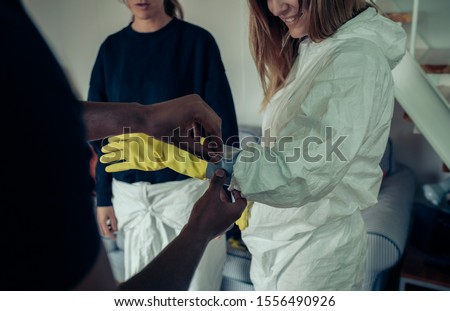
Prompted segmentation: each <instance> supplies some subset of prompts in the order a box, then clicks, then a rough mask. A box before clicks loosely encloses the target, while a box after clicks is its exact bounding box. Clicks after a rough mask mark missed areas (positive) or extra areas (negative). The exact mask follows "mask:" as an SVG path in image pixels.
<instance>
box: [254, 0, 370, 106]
mask: <svg viewBox="0 0 450 311" xmlns="http://www.w3.org/2000/svg"><path fill="white" fill-rule="evenodd" d="M303 1H306V4H307V6H308V11H309V14H310V21H309V33H308V37H309V38H310V39H311V40H312V41H314V42H320V41H322V40H324V39H326V38H328V37H330V36H331V35H333V34H334V33H335V32H336V31H337V30H338V29H339V27H341V26H342V25H343V24H344V23H345V22H347V21H348V20H350V19H351V18H353V17H354V16H356V15H357V14H359V13H360V12H362V11H363V10H365V9H366V8H367V7H369V6H373V7H375V5H374V4H373V3H368V2H366V1H365V0H298V3H299V8H301V7H302V5H303ZM370 2H372V1H370ZM248 4H249V9H250V22H249V27H250V33H249V41H250V50H251V53H252V56H253V60H254V61H255V65H256V69H257V71H258V74H259V78H260V81H261V85H262V87H263V91H264V99H263V101H262V103H261V109H262V110H263V109H265V107H266V106H267V104H268V103H269V101H270V99H271V98H272V96H273V95H274V94H275V93H276V92H277V91H278V90H280V89H281V88H283V86H284V83H285V81H286V78H287V76H288V74H289V71H290V70H291V68H292V66H293V64H294V62H295V59H296V58H297V56H298V47H299V44H300V40H301V39H296V38H292V37H291V36H290V35H289V31H288V29H287V27H286V25H285V24H284V23H283V21H282V20H281V19H280V18H278V17H276V16H274V15H273V14H272V13H271V12H270V11H269V8H268V6H267V0H248Z"/></svg>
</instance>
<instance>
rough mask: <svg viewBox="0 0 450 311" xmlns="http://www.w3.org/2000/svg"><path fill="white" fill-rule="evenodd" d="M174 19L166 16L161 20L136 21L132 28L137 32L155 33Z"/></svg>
mask: <svg viewBox="0 0 450 311" xmlns="http://www.w3.org/2000/svg"><path fill="white" fill-rule="evenodd" d="M172 19H173V18H172V17H170V16H168V15H164V16H162V17H160V18H150V19H136V18H135V19H134V21H133V23H132V24H131V27H132V28H133V30H134V31H137V32H155V31H158V30H160V29H161V28H163V27H164V26H166V25H167V24H168V23H169V22H170V21H171V20H172Z"/></svg>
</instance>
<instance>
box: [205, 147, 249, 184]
mask: <svg viewBox="0 0 450 311" xmlns="http://www.w3.org/2000/svg"><path fill="white" fill-rule="evenodd" d="M241 151H242V150H241V149H238V148H235V147H231V146H227V145H224V157H223V158H222V160H221V161H220V162H217V163H210V162H208V165H207V166H206V178H208V179H211V178H212V177H213V176H214V173H215V171H216V170H218V169H223V170H224V171H225V172H227V177H226V179H225V183H224V184H225V185H226V186H229V185H230V183H231V177H232V176H233V166H234V164H235V163H236V159H237V157H238V155H239V153H240V152H241Z"/></svg>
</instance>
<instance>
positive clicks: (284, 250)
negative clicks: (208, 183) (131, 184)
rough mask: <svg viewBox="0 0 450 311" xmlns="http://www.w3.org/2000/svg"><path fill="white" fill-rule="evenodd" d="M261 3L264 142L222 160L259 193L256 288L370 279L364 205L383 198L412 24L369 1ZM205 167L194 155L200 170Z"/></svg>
mask: <svg viewBox="0 0 450 311" xmlns="http://www.w3.org/2000/svg"><path fill="white" fill-rule="evenodd" d="M249 7H250V38H251V50H252V52H253V57H254V60H255V63H256V67H257V69H258V72H259V76H260V79H261V82H262V86H263V89H264V95H265V97H264V101H263V103H262V108H263V112H264V115H263V124H262V130H263V138H262V144H261V145H259V144H255V143H253V144H247V145H246V147H245V148H244V149H243V150H239V151H238V152H236V153H235V154H234V155H233V157H232V158H233V161H232V163H224V162H230V161H222V162H223V163H220V165H218V166H221V165H222V164H223V165H222V166H223V167H224V168H225V169H226V170H228V172H229V173H231V176H232V178H231V182H230V189H237V190H240V191H241V193H242V195H243V196H244V197H246V198H247V200H248V201H253V202H254V204H253V206H252V208H251V209H250V210H249V211H248V213H244V214H245V215H247V219H244V221H242V220H241V221H240V223H241V224H243V223H245V220H246V221H247V227H246V228H244V227H245V225H244V226H241V229H242V237H243V240H244V242H245V244H246V246H247V247H248V249H249V251H250V252H251V254H252V262H251V270H250V275H251V280H252V282H253V284H254V286H255V289H256V290H309V291H315V290H360V289H361V288H362V284H363V279H364V268H365V262H366V251H367V250H366V231H365V228H364V223H363V220H362V217H361V210H363V209H365V208H368V207H370V206H372V205H374V204H375V203H376V202H377V196H378V192H379V189H380V184H381V179H382V171H381V168H380V166H379V163H380V160H381V158H382V155H383V153H384V150H385V147H386V143H387V139H388V136H389V130H390V124H391V118H392V114H393V107H394V89H393V78H392V74H391V70H392V69H393V68H394V67H395V66H396V64H398V63H399V62H400V60H401V59H402V57H403V55H404V53H405V43H406V35H405V32H404V30H403V29H402V28H401V26H400V25H398V24H396V23H394V22H392V21H391V20H389V19H387V18H385V17H383V16H382V15H380V13H379V12H378V11H377V9H376V8H375V7H374V6H373V5H372V4H370V3H366V1H364V0H305V1H302V0H249ZM225 164H226V165H225ZM168 165H170V164H168ZM193 166H195V163H193V162H190V161H186V167H187V168H186V170H187V171H188V173H189V171H190V170H191V171H193V170H192V167H193ZM207 167H208V169H207V172H208V170H209V168H210V167H211V166H210V164H208V165H207ZM209 171H213V170H209ZM190 175H191V176H194V175H195V174H190ZM206 176H208V174H206Z"/></svg>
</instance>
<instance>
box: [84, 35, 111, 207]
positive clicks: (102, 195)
mask: <svg viewBox="0 0 450 311" xmlns="http://www.w3.org/2000/svg"><path fill="white" fill-rule="evenodd" d="M104 53H105V44H102V46H101V47H100V50H99V53H98V55H97V59H96V61H95V64H94V68H93V69H92V73H91V80H90V82H89V91H88V101H98V102H107V101H108V98H107V95H106V87H105V64H104V56H103V55H104ZM90 143H91V145H92V147H93V148H94V150H95V152H96V153H97V155H98V159H100V157H101V156H102V151H101V149H102V145H103V141H102V140H97V141H92V142H90ZM105 167H106V164H103V163H101V162H100V161H99V160H97V164H96V167H95V176H96V184H95V191H96V196H97V206H111V205H112V201H111V200H112V175H111V174H110V173H107V172H106V171H105Z"/></svg>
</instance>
